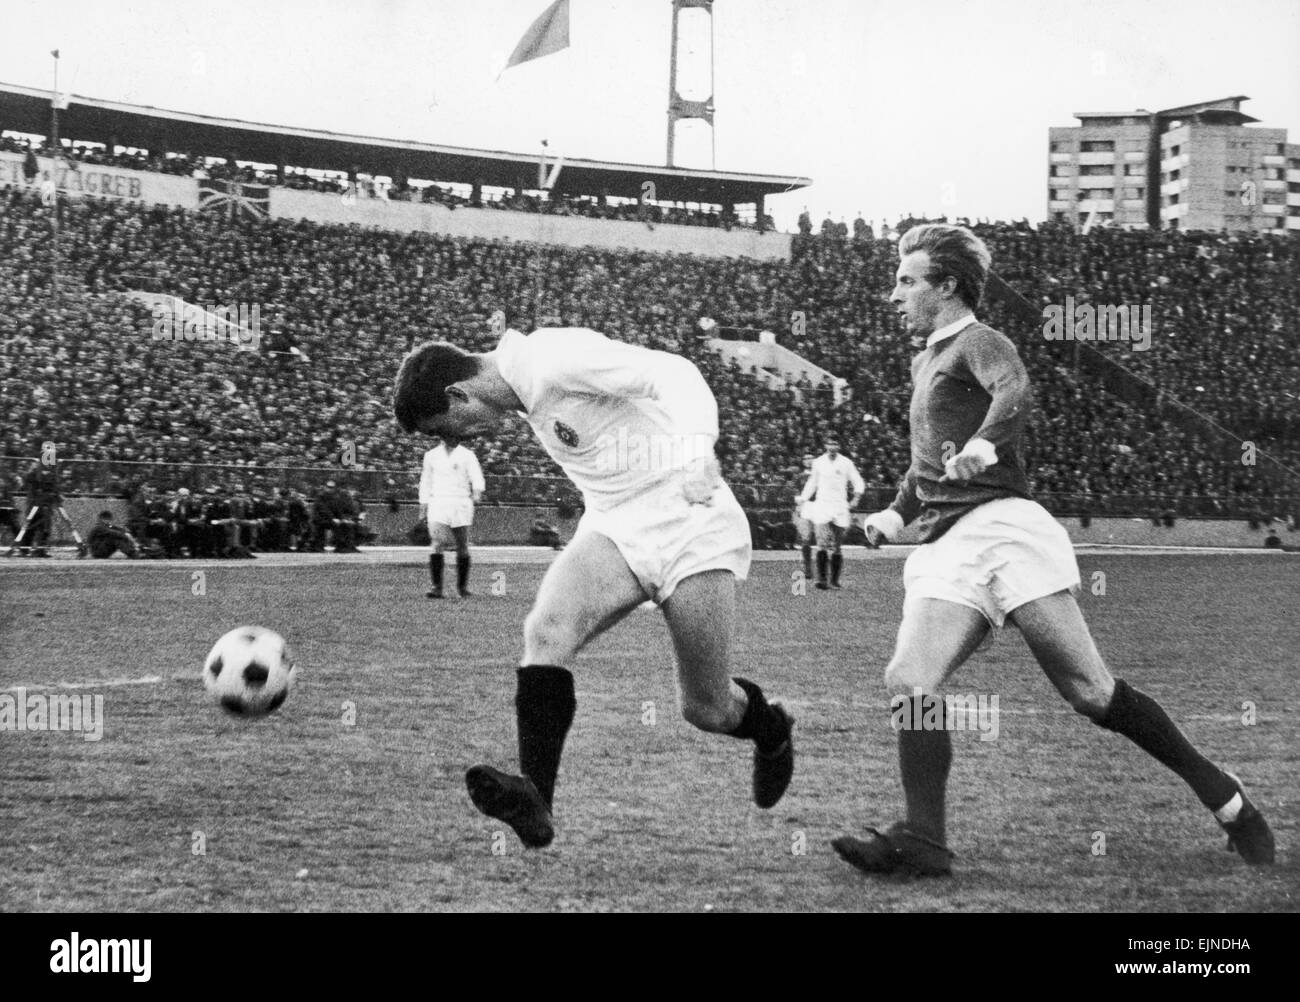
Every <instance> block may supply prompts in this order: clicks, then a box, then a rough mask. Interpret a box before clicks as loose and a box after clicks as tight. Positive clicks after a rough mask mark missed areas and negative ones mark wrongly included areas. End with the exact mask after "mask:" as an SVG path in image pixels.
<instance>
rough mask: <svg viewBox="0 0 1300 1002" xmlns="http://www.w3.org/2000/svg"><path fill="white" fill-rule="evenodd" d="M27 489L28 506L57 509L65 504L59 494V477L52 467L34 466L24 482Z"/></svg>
mask: <svg viewBox="0 0 1300 1002" xmlns="http://www.w3.org/2000/svg"><path fill="white" fill-rule="evenodd" d="M24 486H25V487H26V488H27V506H28V507H29V508H30V507H31V506H32V505H51V506H55V507H57V506H58V505H61V504H62V503H63V496H62V495H61V494H59V475H58V473H57V472H56V471H55V470H54V468H53V467H51V466H34V467H32V469H30V470H28V471H27V477H26V478H25V480H24Z"/></svg>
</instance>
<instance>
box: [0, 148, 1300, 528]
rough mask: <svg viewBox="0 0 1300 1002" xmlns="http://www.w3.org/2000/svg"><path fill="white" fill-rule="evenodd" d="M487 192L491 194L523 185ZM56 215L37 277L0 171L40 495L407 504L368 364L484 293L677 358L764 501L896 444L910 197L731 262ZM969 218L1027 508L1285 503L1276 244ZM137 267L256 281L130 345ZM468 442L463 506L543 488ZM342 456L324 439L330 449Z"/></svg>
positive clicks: (1297, 290) (17, 360)
mask: <svg viewBox="0 0 1300 1002" xmlns="http://www.w3.org/2000/svg"><path fill="white" fill-rule="evenodd" d="M10 146H11V147H15V148H21V146H20V145H19V144H16V143H15V142H14V141H12V140H11V141H10ZM173 159H175V158H173ZM168 165H169V161H166V160H164V159H159V158H155V159H154V160H152V161H151V160H150V159H149V158H147V157H143V158H139V157H137V158H135V159H134V160H133V162H132V164H131V165H130V166H131V168H132V169H134V170H151V169H153V170H165V169H168ZM172 169H180V168H172ZM186 170H187V171H188V170H190V166H189V165H188V164H187V165H186ZM304 176H305V175H304ZM286 183H290V182H286ZM312 183H317V182H312ZM512 197H516V203H517V204H513V205H510V206H508V207H509V208H528V206H527V205H525V204H524V203H523V202H522V201H519V199H523V198H524V197H525V196H523V195H522V193H516V196H512ZM592 204H596V203H594V202H593V203H592ZM59 211H60V213H61V215H60V224H59V226H58V236H57V241H58V242H57V253H58V256H59V261H58V264H59V283H60V287H59V290H58V295H57V297H56V295H55V289H54V288H53V282H54V278H53V276H54V267H53V265H54V255H55V253H56V243H55V229H54V227H53V226H52V225H51V222H52V220H51V214H52V212H53V207H52V205H51V199H49V198H48V197H42V192H41V191H40V190H39V185H38V184H36V183H35V178H32V179H31V183H17V184H7V185H5V186H4V187H2V188H0V336H2V337H3V345H2V348H0V351H2V354H0V398H3V401H4V421H3V427H0V456H4V457H12V458H10V459H8V460H4V461H3V462H4V463H5V469H4V470H3V471H2V472H4V473H5V474H6V475H7V476H10V477H11V476H12V475H13V474H15V473H18V472H21V470H22V469H23V468H24V464H25V463H27V462H30V457H33V456H35V455H36V454H37V453H38V451H39V449H40V447H41V443H43V442H47V441H52V442H55V443H58V445H59V449H60V459H61V460H65V461H68V462H66V463H65V466H64V476H65V489H67V490H70V491H82V492H93V493H104V494H117V493H122V492H126V491H129V490H131V489H132V488H133V487H134V486H138V485H140V484H142V483H148V484H150V485H152V486H153V487H156V488H159V489H163V490H168V489H175V488H177V487H181V486H185V487H188V488H190V489H192V490H203V489H205V488H206V487H207V486H209V485H211V484H217V485H219V486H223V487H229V485H231V484H233V483H234V482H236V481H238V482H240V483H247V484H249V485H251V487H252V489H253V490H254V491H256V490H259V489H265V490H266V491H268V492H270V491H273V490H277V489H280V488H285V487H291V488H295V489H302V490H306V491H308V492H311V491H313V490H314V489H316V488H317V487H318V486H320V485H321V484H323V483H324V481H325V479H326V478H327V477H330V478H338V479H339V480H340V481H342V482H343V483H346V484H347V485H348V486H351V487H355V488H356V489H358V490H360V491H361V493H362V494H363V496H365V497H366V498H368V499H373V500H379V499H383V498H388V497H392V496H395V497H397V498H398V499H400V500H406V501H409V500H413V499H414V496H415V478H416V471H417V469H418V464H419V450H420V449H421V448H422V446H421V444H420V443H418V442H415V441H413V440H412V439H410V438H409V437H407V436H403V435H402V434H401V433H400V432H399V431H398V429H397V428H396V425H395V423H394V422H393V420H392V417H391V408H390V400H389V395H390V389H391V386H392V381H393V376H394V374H395V371H396V367H397V364H398V361H399V360H400V358H401V357H402V355H403V354H404V353H405V352H406V351H407V350H408V349H409V348H410V347H411V346H412V345H413V344H415V343H417V342H419V341H423V340H427V339H431V338H439V339H446V340H450V341H453V342H455V343H457V344H460V345H462V346H464V347H466V348H468V349H470V350H485V349H487V348H489V347H491V346H492V345H493V344H494V343H495V341H496V339H497V337H498V336H499V325H494V324H492V323H491V322H490V318H492V317H493V316H494V315H496V316H504V318H505V323H506V324H507V325H508V326H510V327H514V328H518V329H521V330H524V331H527V330H531V329H533V328H535V327H540V326H583V327H591V328H594V329H596V330H599V331H602V332H604V333H606V334H608V335H610V336H611V337H614V338H618V339H622V340H626V341H631V342H635V343H637V344H642V345H647V346H649V347H652V348H659V349H663V350H667V351H672V352H677V353H680V354H682V355H684V356H685V357H687V358H689V359H691V360H692V361H693V362H694V363H695V364H696V365H698V366H699V367H700V369H701V371H702V372H703V373H704V375H705V377H706V379H707V380H708V382H709V384H710V385H711V386H712V388H713V390H714V393H715V394H716V396H717V399H718V403H719V412H720V417H721V436H720V439H719V442H718V453H719V457H720V459H721V461H722V465H723V469H724V473H725V475H726V476H727V478H728V480H729V481H730V482H731V483H732V484H733V485H735V487H736V490H737V494H738V496H739V497H740V498H741V499H742V502H743V503H745V504H746V505H747V507H749V508H750V509H751V510H753V511H755V512H758V513H763V514H765V515H766V516H767V517H773V518H779V517H780V514H779V513H780V512H781V511H783V510H784V511H787V512H788V509H789V507H790V506H791V503H792V499H793V495H794V493H795V492H796V491H797V490H798V488H799V486H800V485H801V482H802V479H801V478H802V469H803V462H802V459H803V456H804V455H805V454H806V453H810V452H819V451H820V449H821V443H822V442H823V441H824V439H825V438H826V436H827V435H828V434H829V433H833V434H834V435H836V436H838V438H839V440H840V441H841V443H842V445H843V449H844V451H845V452H846V453H848V454H849V455H850V456H852V457H853V459H854V460H855V462H856V463H857V465H858V467H859V469H861V470H862V472H863V474H864V476H865V477H866V479H867V482H868V484H869V485H871V486H872V488H873V492H874V494H875V495H876V498H875V500H877V501H884V500H886V499H887V498H888V497H889V496H891V495H892V491H893V486H894V485H895V484H896V483H897V481H898V479H899V478H900V476H901V475H902V474H903V472H904V471H905V469H906V467H907V463H908V450H907V441H908V427H907V397H908V392H907V388H908V385H909V379H910V374H909V363H910V358H911V356H912V354H913V350H912V349H911V347H910V346H909V343H908V340H907V338H906V337H905V336H903V334H902V332H901V331H900V329H899V326H898V323H897V321H896V318H895V316H894V314H893V310H892V308H891V307H890V306H889V304H888V302H887V297H888V295H889V292H890V289H891V287H892V285H893V274H894V269H895V267H896V263H897V260H896V245H895V243H894V242H893V241H894V240H896V239H897V236H898V233H899V232H901V231H903V230H905V229H906V228H907V226H908V225H909V223H910V222H912V221H908V220H904V221H902V222H900V224H899V226H898V227H896V228H892V229H891V231H890V232H889V233H888V235H881V236H880V237H876V236H875V235H874V234H873V233H871V232H870V231H865V230H864V229H862V228H859V229H858V230H857V232H855V234H854V236H853V237H852V238H850V237H848V235H847V234H846V233H845V232H844V231H843V229H842V228H837V227H834V226H824V227H823V229H822V232H821V233H819V234H811V233H801V234H799V235H796V236H794V237H793V238H792V241H791V253H790V259H789V260H761V261H760V260H755V259H750V258H743V257H711V256H707V255H703V254H670V253H655V252H648V251H644V250H637V249H612V248H597V247H572V246H557V245H550V244H541V243H535V242H529V241H528V239H527V237H528V234H529V230H528V228H527V227H526V226H524V225H523V224H522V223H521V226H520V237H521V239H519V240H509V241H506V240H488V239H470V238H464V237H454V236H447V235H440V234H438V233H432V232H412V233H397V232H389V231H384V230H380V229H363V228H360V227H357V226H347V225H335V224H327V223H318V222H311V221H306V220H289V219H277V218H263V217H254V216H246V215H240V216H234V215H233V214H226V213H205V212H199V211H195V210H191V209H185V208H177V207H169V206H163V205H153V206H150V205H146V204H143V203H140V202H133V201H126V200H120V199H98V198H93V197H86V198H80V199H67V200H60V209H59ZM684 211H685V210H683V212H684ZM642 218H643V221H645V220H644V217H642ZM659 218H660V221H663V219H664V217H659ZM668 221H670V222H671V221H674V220H672V219H669V220H668ZM676 221H679V222H681V221H687V220H685V219H684V218H683V219H680V220H676ZM706 225H714V224H712V223H709V224H706ZM804 228H805V229H806V227H804ZM974 229H975V230H976V232H978V233H979V234H980V235H981V236H982V237H983V238H984V239H985V240H986V241H987V242H988V244H989V246H990V248H991V250H992V253H993V260H994V265H995V268H996V269H997V270H998V272H999V273H1000V275H1001V276H1002V277H1003V278H1004V279H1005V280H1006V282H1007V283H1009V285H1010V286H1011V287H1012V288H1014V289H1015V290H1016V292H1017V293H1018V294H1019V296H1021V297H1023V299H1022V300H1020V301H1013V299H1012V298H1010V297H1008V296H1005V295H1004V296H992V295H990V296H989V297H988V301H987V302H986V304H985V305H984V307H983V308H982V310H981V314H982V316H983V318H984V319H986V320H987V322H989V323H990V324H991V325H993V326H994V327H996V328H998V329H1001V330H1004V331H1005V332H1006V333H1008V334H1009V335H1010V336H1012V337H1013V338H1014V339H1016V341H1017V343H1018V344H1019V346H1020V349H1021V354H1022V356H1023V358H1024V360H1025V363H1026V365H1027V366H1028V368H1029V370H1030V374H1031V376H1032V377H1033V383H1034V386H1035V393H1036V409H1035V413H1034V415H1033V418H1032V421H1031V425H1030V431H1029V434H1028V436H1027V442H1028V449H1029V454H1028V456H1027V457H1026V459H1027V468H1028V470H1029V471H1030V475H1031V480H1032V483H1033V486H1034V488H1035V490H1036V492H1037V495H1038V496H1039V497H1040V499H1041V500H1042V501H1043V502H1044V503H1045V504H1046V505H1047V506H1048V507H1049V508H1050V509H1052V510H1053V511H1055V512H1056V513H1058V514H1097V515H1101V514H1108V513H1113V514H1122V515H1140V516H1146V517H1150V516H1153V515H1155V516H1159V515H1161V514H1163V513H1171V514H1174V515H1178V516H1183V515H1210V514H1219V515H1227V516H1232V517H1242V518H1272V517H1275V516H1276V517H1282V518H1286V517H1288V516H1289V517H1291V518H1292V519H1293V520H1294V519H1295V518H1297V517H1300V501H1298V500H1297V496H1300V480H1297V477H1296V476H1295V474H1294V473H1293V472H1291V471H1295V470H1297V469H1300V363H1298V362H1297V358H1296V353H1295V350H1294V348H1295V343H1296V331H1295V326H1294V324H1295V317H1296V316H1297V315H1300V244H1297V242H1296V241H1295V240H1294V239H1289V238H1285V237H1283V238H1278V237H1274V236H1265V235H1260V236H1241V235H1236V236H1228V235H1221V234H1212V233H1187V232H1151V231H1129V230H1118V229H1111V228H1096V229H1093V230H1092V231H1091V232H1088V233H1086V234H1083V233H1079V232H1076V231H1075V230H1074V229H1072V228H1070V227H1067V226H1062V225H1054V224H1043V225H1039V226H1036V227H1035V226H1031V225H1029V224H1028V223H1024V222H1020V223H985V224H976V225H975V226H974ZM140 291H145V292H153V293H166V294H168V295H172V296H176V297H180V298H181V299H183V300H185V301H186V302H189V303H200V304H208V303H218V304H233V303H255V304H259V307H260V321H261V326H262V330H263V335H262V341H261V345H260V350H258V351H237V350H234V349H233V348H232V347H231V346H230V345H229V344H212V343H172V342H159V341H155V340H154V339H153V338H152V337H151V328H152V324H153V318H152V315H151V311H150V309H149V307H148V306H147V305H146V304H145V303H143V302H141V301H139V300H138V299H134V298H132V297H131V296H130V295H129V294H130V293H138V292H140ZM1066 296H1071V297H1073V298H1074V299H1075V300H1077V301H1090V302H1094V303H1097V304H1107V303H1135V302H1136V303H1142V304H1144V305H1149V306H1150V307H1151V314H1152V315H1153V316H1154V318H1155V334H1154V339H1153V340H1154V345H1153V349H1152V350H1149V351H1133V350H1131V345H1130V344H1127V343H1123V342H1115V343H1096V344H1092V345H1088V346H1086V347H1084V346H1080V345H1078V344H1076V343H1070V342H1065V343H1062V342H1053V341H1049V340H1047V339H1046V338H1044V336H1043V331H1042V321H1041V319H1038V320H1037V321H1035V320H1034V319H1033V316H1034V313H1035V311H1041V309H1042V307H1043V306H1047V305H1052V304H1059V303H1061V302H1063V301H1064V298H1065V297H1066ZM1026 307H1028V311H1029V312H1028V314H1027V313H1026ZM704 318H709V320H711V321H713V322H715V323H717V324H721V325H726V326H727V327H729V328H737V329H741V330H751V331H760V330H767V331H772V332H774V333H775V335H776V337H777V339H778V340H779V342H780V343H781V344H782V345H784V346H785V347H787V348H789V349H791V350H793V351H794V352H796V353H798V355H800V356H802V357H803V358H806V359H807V360H808V361H809V363H810V364H811V365H812V366H819V367H821V368H822V369H824V370H827V371H829V372H830V373H833V374H835V375H837V376H839V377H842V378H843V379H845V380H847V381H848V391H849V392H848V393H846V394H844V395H843V396H842V397H840V398H839V402H838V403H837V402H836V395H835V394H834V392H833V391H832V388H831V385H830V383H829V382H827V381H820V382H816V383H815V382H814V381H813V380H811V379H808V378H803V377H801V378H797V379H794V380H791V381H790V382H789V384H788V385H786V386H784V387H780V386H773V385H772V384H771V381H770V380H767V381H765V380H762V379H760V378H758V377H759V375H760V374H759V373H757V372H754V371H751V370H747V369H746V368H744V367H742V366H740V365H737V364H736V363H735V362H724V361H723V360H722V358H721V357H720V356H719V355H717V354H715V352H714V351H713V350H711V349H710V347H709V346H708V341H707V338H705V337H704V336H703V331H702V329H701V323H700V321H701V320H702V319H704ZM795 318H797V320H798V322H795ZM1081 351H1082V352H1087V353H1089V361H1090V364H1082V362H1081V358H1080V353H1081ZM1093 352H1100V353H1101V354H1100V356H1095V355H1092V354H1091V353H1093ZM1118 366H1122V367H1123V368H1122V369H1121V368H1119V367H1118ZM1108 372H1109V373H1110V376H1108V375H1107V373H1108ZM1111 376H1113V377H1114V378H1111ZM1133 387H1138V388H1139V389H1140V390H1141V391H1142V392H1140V393H1134V392H1133V391H1132V388H1133ZM1243 443H1244V445H1243ZM477 451H478V455H479V458H480V460H481V462H482V466H483V469H484V472H485V473H486V474H487V475H488V478H489V487H488V495H487V500H488V502H489V503H493V502H495V503H512V502H534V503H535V502H546V503H550V502H555V501H556V500H564V499H565V497H566V495H565V490H566V488H564V486H563V481H562V480H561V479H557V478H559V470H558V469H557V468H556V467H555V466H554V465H553V463H552V462H551V461H550V459H549V458H548V457H547V456H546V455H545V454H544V453H543V452H542V450H541V448H540V447H539V446H538V445H537V444H536V443H535V442H534V440H533V438H532V437H531V436H530V435H527V434H520V433H519V429H517V430H515V431H513V432H511V433H509V434H505V435H501V436H498V437H495V438H492V439H489V440H484V441H480V442H479V443H478V446H477ZM345 453H346V454H347V455H349V456H351V457H353V460H354V461H353V462H351V463H348V464H345V466H343V467H340V465H339V457H340V455H342V454H345ZM1247 454H1248V455H1249V461H1243V457H1244V456H1246V455H1247ZM568 500H570V501H571V500H572V498H568ZM871 503H872V498H871V497H870V496H869V497H868V498H867V499H866V500H864V503H863V504H864V508H866V507H869V506H870V504H871ZM1292 524H1294V521H1293V523H1292Z"/></svg>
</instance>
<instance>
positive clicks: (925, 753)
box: [898, 696, 952, 842]
mask: <svg viewBox="0 0 1300 1002" xmlns="http://www.w3.org/2000/svg"><path fill="white" fill-rule="evenodd" d="M933 699H937V700H939V701H940V706H941V707H943V697H941V696H914V697H912V698H911V699H910V700H909V702H910V703H911V704H912V705H911V706H910V707H909V708H908V712H909V713H910V714H911V716H910V717H909V718H908V720H909V722H910V721H920V720H922V719H923V714H924V712H925V710H926V708H927V700H933ZM945 711H946V707H944V708H943V709H941V710H940V720H944V716H943V714H944V712H945ZM944 722H945V723H946V721H944ZM951 765H952V735H951V734H949V733H948V729H947V727H941V728H939V729H937V730H923V729H913V730H909V729H907V728H903V729H902V730H900V731H899V732H898V770H899V773H900V774H901V775H902V778H903V796H904V797H905V798H906V799H907V827H908V828H910V829H911V830H913V831H914V832H916V833H917V834H918V835H924V836H926V837H927V838H932V839H934V840H935V841H936V842H943V840H944V809H943V801H944V793H945V791H946V789H947V786H948V769H949V767H950V766H951Z"/></svg>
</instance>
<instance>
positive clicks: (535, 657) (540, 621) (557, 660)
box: [524, 609, 581, 664]
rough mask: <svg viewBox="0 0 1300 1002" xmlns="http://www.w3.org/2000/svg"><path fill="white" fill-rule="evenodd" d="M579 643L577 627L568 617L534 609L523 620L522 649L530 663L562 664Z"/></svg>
mask: <svg viewBox="0 0 1300 1002" xmlns="http://www.w3.org/2000/svg"><path fill="white" fill-rule="evenodd" d="M580 643H581V639H580V636H579V630H578V626H577V624H576V623H574V622H573V621H572V619H571V618H569V617H566V616H562V615H560V614H558V613H556V612H547V611H538V610H536V609H534V610H533V611H532V612H530V613H529V614H528V616H527V617H526V618H525V619H524V649H525V651H527V652H528V657H529V659H530V660H532V661H537V662H542V663H545V664H562V663H563V662H564V661H566V660H568V658H570V657H572V655H573V653H574V652H576V651H577V649H578V646H579V644H580Z"/></svg>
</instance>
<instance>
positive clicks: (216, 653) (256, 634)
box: [203, 626, 297, 717]
mask: <svg viewBox="0 0 1300 1002" xmlns="http://www.w3.org/2000/svg"><path fill="white" fill-rule="evenodd" d="M296 671H297V669H296V667H295V665H294V663H293V654H292V653H291V652H290V650H289V647H288V645H287V644H285V642H284V637H282V636H280V634H278V633H276V632H275V631H274V630H268V629H266V627H264V626H241V627H239V628H238V629H235V630H231V631H230V632H229V633H227V634H226V635H225V636H224V637H222V638H221V639H220V640H218V641H217V642H216V644H215V645H213V648H212V651H211V653H209V654H208V659H207V660H206V661H205V662H203V687H204V688H205V689H207V690H208V692H209V693H211V694H212V696H213V697H214V698H215V699H216V700H217V702H219V703H220V704H221V705H222V707H223V708H224V709H225V710H226V711H227V712H228V713H233V714H234V715H235V716H239V717H261V716H265V715H266V714H268V713H271V712H272V711H274V710H277V709H279V707H280V704H281V703H283V702H284V700H285V697H287V696H288V695H289V689H290V687H291V686H292V685H293V680H294V676H295V674H296Z"/></svg>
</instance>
